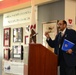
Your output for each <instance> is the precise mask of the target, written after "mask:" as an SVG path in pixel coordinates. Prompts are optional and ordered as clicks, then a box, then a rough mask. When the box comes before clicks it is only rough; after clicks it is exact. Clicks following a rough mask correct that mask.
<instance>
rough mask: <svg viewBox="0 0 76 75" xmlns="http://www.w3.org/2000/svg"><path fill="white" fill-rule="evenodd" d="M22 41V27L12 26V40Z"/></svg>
mask: <svg viewBox="0 0 76 75" xmlns="http://www.w3.org/2000/svg"><path fill="white" fill-rule="evenodd" d="M22 41H23V28H22V27H20V28H14V29H13V42H22Z"/></svg>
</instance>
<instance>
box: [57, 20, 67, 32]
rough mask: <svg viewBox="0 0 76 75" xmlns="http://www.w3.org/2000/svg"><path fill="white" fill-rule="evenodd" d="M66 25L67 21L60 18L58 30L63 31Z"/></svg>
mask: <svg viewBox="0 0 76 75" xmlns="http://www.w3.org/2000/svg"><path fill="white" fill-rule="evenodd" d="M66 27H67V22H66V21H65V20H60V21H59V22H58V28H59V31H63V30H64V29H65V28H66Z"/></svg>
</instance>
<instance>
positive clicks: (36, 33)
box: [30, 33, 38, 38]
mask: <svg viewBox="0 0 76 75" xmlns="http://www.w3.org/2000/svg"><path fill="white" fill-rule="evenodd" d="M37 34H38V33H35V34H33V35H32V36H31V37H30V38H33V37H34V36H36V35H37Z"/></svg>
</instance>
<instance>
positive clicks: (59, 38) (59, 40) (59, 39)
mask: <svg viewBox="0 0 76 75" xmlns="http://www.w3.org/2000/svg"><path fill="white" fill-rule="evenodd" d="M61 39H62V36H61V32H60V33H59V37H58V43H59V48H60V46H61Z"/></svg>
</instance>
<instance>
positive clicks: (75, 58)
mask: <svg viewBox="0 0 76 75" xmlns="http://www.w3.org/2000/svg"><path fill="white" fill-rule="evenodd" d="M58 37H59V34H58V35H57V36H56V38H55V40H52V39H51V38H50V39H49V40H46V41H47V43H48V44H49V46H51V47H53V48H55V54H57V55H59V42H58ZM63 39H67V40H69V41H71V42H73V43H74V44H75V45H74V46H73V47H72V50H73V54H68V53H66V52H65V51H62V53H63V57H64V60H65V62H66V64H67V65H68V66H76V31H74V30H72V29H66V31H65V34H64V37H63ZM62 43H63V41H62ZM62 43H61V44H62Z"/></svg>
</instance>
